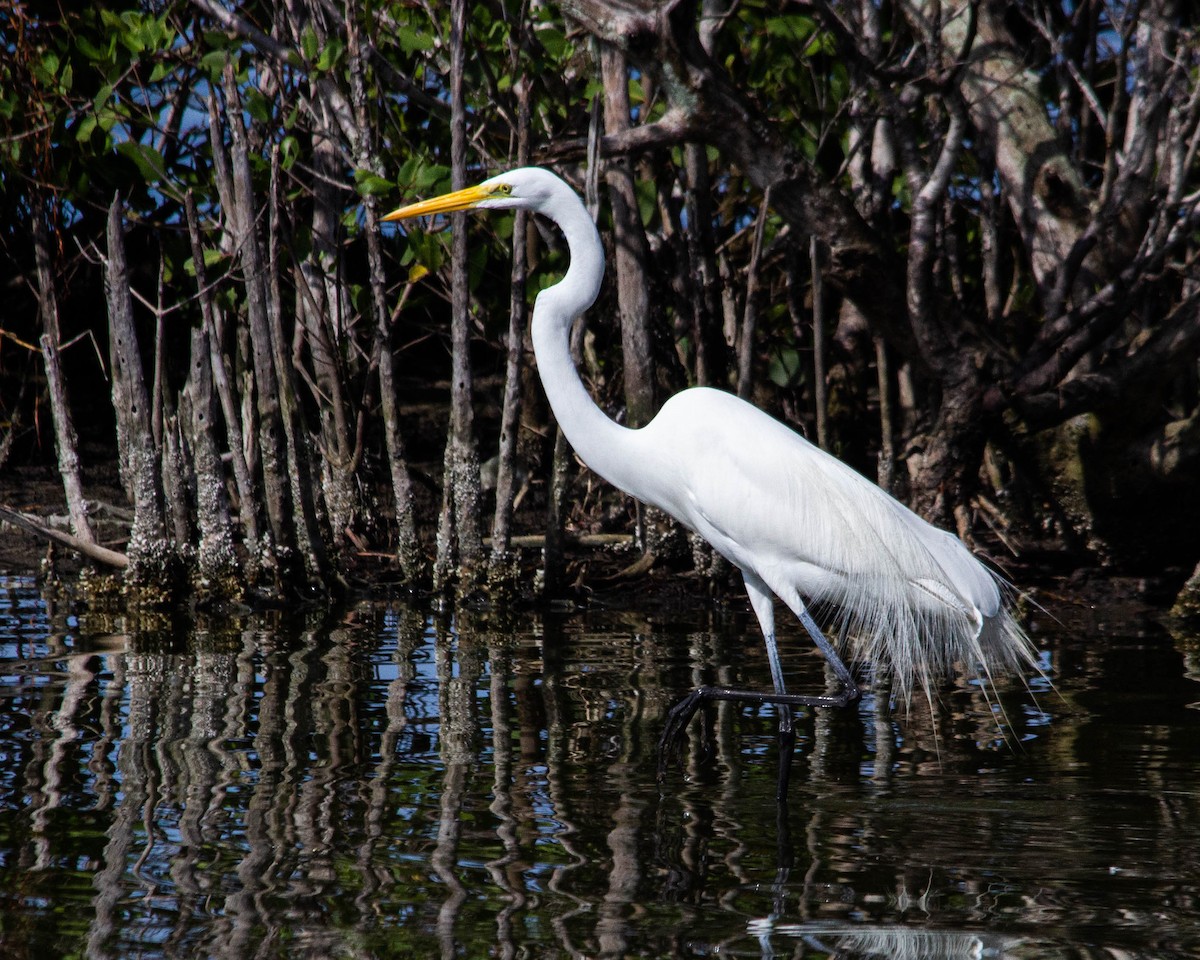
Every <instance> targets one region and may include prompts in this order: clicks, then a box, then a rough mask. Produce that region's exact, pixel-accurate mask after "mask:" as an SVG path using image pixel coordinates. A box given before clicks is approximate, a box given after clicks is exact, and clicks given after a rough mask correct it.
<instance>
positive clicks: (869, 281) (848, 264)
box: [562, 0, 922, 365]
mask: <svg viewBox="0 0 1200 960" xmlns="http://www.w3.org/2000/svg"><path fill="white" fill-rule="evenodd" d="M562 6H563V9H564V10H565V11H566V12H567V14H568V15H569V16H570V17H571V18H572V19H574V20H576V21H578V22H579V23H580V24H582V25H583V27H584V28H585V29H586V30H587V31H588V32H589V33H592V34H594V35H595V36H596V37H598V38H599V39H601V40H602V41H604V42H605V43H608V44H611V45H613V46H615V47H617V48H618V49H620V50H623V51H625V53H626V54H627V55H628V56H629V57H630V58H631V59H632V60H633V61H634V62H635V63H636V64H637V65H638V66H639V67H641V68H642V69H644V70H648V71H652V72H653V73H655V74H656V75H659V76H661V78H662V82H663V87H664V89H665V92H666V95H667V97H668V99H669V101H670V103H671V104H672V107H673V108H674V109H675V110H677V111H679V114H670V113H668V116H670V117H671V121H672V123H671V129H670V130H668V131H667V132H668V133H669V134H670V135H671V136H673V137H674V138H675V142H677V143H678V142H682V141H684V140H687V139H700V140H703V141H704V142H707V143H711V144H713V145H714V146H716V147H717V148H718V149H719V150H720V151H721V152H722V153H723V154H724V155H725V157H726V158H727V159H728V160H729V161H731V162H732V163H733V164H735V165H736V166H737V167H738V168H739V169H740V170H741V171H742V172H743V174H744V175H745V176H746V178H747V179H748V180H749V181H750V182H751V183H752V184H753V185H754V186H755V187H756V188H757V189H758V190H761V191H762V192H764V193H765V192H766V191H767V190H768V189H769V190H770V191H771V203H772V207H773V208H774V209H775V211H776V212H777V213H779V214H780V216H782V217H783V218H784V219H785V220H786V221H787V222H789V223H790V224H792V225H793V227H794V228H795V229H796V230H797V232H799V233H801V234H802V235H805V236H808V235H812V234H816V235H817V236H819V237H820V238H821V239H822V240H823V241H824V243H825V244H826V246H827V248H828V251H829V259H828V262H827V265H826V278H827V280H828V281H829V283H830V284H831V285H832V286H834V287H835V288H836V289H837V291H838V292H839V293H841V294H842V295H844V296H846V297H848V298H850V299H851V300H853V301H854V302H855V304H856V305H857V306H858V307H859V309H860V310H861V311H862V313H863V315H864V316H865V317H867V319H868V321H869V322H870V323H871V326H872V328H873V329H875V330H877V331H878V332H880V333H881V334H882V335H883V336H885V337H887V339H888V340H889V341H890V342H891V343H892V344H893V346H895V347H896V349H897V350H899V351H900V352H901V353H902V354H903V355H904V356H906V357H909V358H911V359H912V360H913V362H914V363H916V364H918V365H920V364H922V360H921V357H920V353H919V351H918V349H917V346H916V343H915V342H914V341H913V339H912V336H911V333H910V331H909V330H908V327H907V324H905V323H903V321H902V318H903V317H904V284H903V270H902V269H901V267H900V264H899V263H898V261H897V260H896V257H895V254H894V253H893V251H892V250H891V249H890V248H889V247H888V246H887V245H886V244H885V243H884V242H883V240H882V238H881V237H880V236H878V235H877V234H876V233H875V232H874V231H872V230H871V229H870V228H869V227H868V225H867V224H866V222H865V221H864V220H863V219H862V217H861V216H860V215H859V213H858V212H857V211H856V210H855V209H854V205H853V204H852V203H851V202H850V200H849V199H847V198H846V197H845V196H844V195H843V194H842V193H841V191H840V190H839V189H838V188H837V186H836V185H835V184H832V183H829V182H824V181H821V180H819V179H818V178H817V177H816V175H815V174H814V172H813V171H812V170H811V169H810V168H809V166H808V164H807V163H806V162H805V161H804V160H803V158H801V157H800V156H799V155H798V154H797V153H795V152H794V151H793V150H792V149H791V148H790V147H789V146H788V145H787V144H786V143H785V142H784V140H783V139H782V138H781V137H780V135H779V134H778V133H777V132H776V130H775V129H774V126H773V124H772V123H771V122H770V120H769V118H767V117H765V116H763V115H762V113H761V112H760V111H759V110H758V109H757V107H755V105H754V104H753V103H752V102H751V101H750V100H749V98H747V97H746V96H745V94H743V93H742V92H741V91H740V90H738V89H737V88H736V87H735V86H734V85H733V83H732V81H731V79H730V77H729V75H728V74H727V73H726V72H725V71H723V70H722V69H721V68H720V67H718V66H717V64H715V63H714V62H713V60H712V58H711V57H710V56H709V55H708V54H707V53H706V52H705V50H704V47H703V46H702V44H701V43H700V40H699V38H698V37H697V35H696V30H695V25H694V22H693V19H692V16H693V11H692V7H691V6H690V5H689V4H686V3H674V4H666V5H663V6H656V7H653V8H645V9H643V8H639V7H635V6H633V5H627V4H615V3H609V2H605V0H565V2H564V3H563V4H562ZM665 119H666V118H664V120H665Z"/></svg>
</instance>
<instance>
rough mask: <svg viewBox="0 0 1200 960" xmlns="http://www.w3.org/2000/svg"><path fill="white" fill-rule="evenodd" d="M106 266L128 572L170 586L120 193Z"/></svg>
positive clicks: (137, 579) (148, 583) (147, 583)
mask: <svg viewBox="0 0 1200 960" xmlns="http://www.w3.org/2000/svg"><path fill="white" fill-rule="evenodd" d="M105 267H106V269H105V278H104V280H105V292H106V294H107V299H108V324H109V359H110V363H111V365H112V398H113V406H114V408H115V409H116V414H117V443H118V446H119V447H121V448H122V449H123V450H124V453H123V454H121V456H120V459H121V461H122V462H123V463H124V464H125V465H126V469H127V471H128V476H127V483H128V485H129V487H130V489H131V490H132V491H133V511H134V512H133V528H132V529H131V531H130V534H129V548H128V550H127V553H128V556H129V569H128V571H127V574H126V576H127V578H128V579H129V581H130V582H131V583H132V584H135V585H137V586H143V587H149V588H153V589H162V590H169V589H170V587H171V580H172V579H173V577H174V570H173V569H172V566H173V550H172V549H171V547H170V545H169V544H168V542H167V535H166V523H165V519H164V516H163V499H162V478H161V477H160V476H159V472H158V471H159V458H158V451H156V450H155V449H154V438H153V432H152V429H151V425H150V396H149V394H148V393H147V391H146V379H145V374H144V373H143V371H142V358H141V353H140V351H139V350H138V341H137V331H136V329H135V326H134V320H133V298H132V297H131V295H130V291H129V269H128V266H127V262H126V256H125V231H124V224H123V222H122V205H121V196H120V194H116V195H114V196H113V201H112V204H111V205H110V206H109V208H108V256H107V260H106V262H105Z"/></svg>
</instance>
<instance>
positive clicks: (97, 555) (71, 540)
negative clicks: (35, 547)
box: [0, 505, 129, 570]
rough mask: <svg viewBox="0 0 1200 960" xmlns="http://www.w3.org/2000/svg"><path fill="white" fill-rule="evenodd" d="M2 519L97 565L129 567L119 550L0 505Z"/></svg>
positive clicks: (119, 567) (122, 568)
mask: <svg viewBox="0 0 1200 960" xmlns="http://www.w3.org/2000/svg"><path fill="white" fill-rule="evenodd" d="M0 519H3V520H7V521H8V522H9V523H12V524H15V525H16V526H18V527H21V528H22V529H23V530H27V531H29V532H30V533H32V534H33V535H34V536H38V537H43V538H45V539H46V540H53V541H54V542H55V543H60V544H62V545H63V546H64V547H68V548H70V549H71V550H74V551H76V552H77V553H80V554H82V555H83V556H85V557H87V558H88V559H89V560H95V561H96V562H97V563H103V564H107V565H108V566H110V567H117V568H118V569H120V570H124V569H125V568H126V567H128V566H129V558H128V557H127V556H125V554H123V553H120V552H119V551H117V550H109V549H108V547H102V546H100V545H99V544H96V543H88V542H87V541H86V540H81V539H79V537H74V536H72V535H71V534H69V533H64V532H63V531H61V530H55V529H54V528H53V527H47V526H45V525H44V524H41V523H39V522H38V521H37V520H35V519H33V517H29V516H26V515H25V514H23V513H21V512H20V511H17V510H13V509H12V508H11V507H6V506H3V505H0Z"/></svg>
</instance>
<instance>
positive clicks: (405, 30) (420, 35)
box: [396, 24, 435, 54]
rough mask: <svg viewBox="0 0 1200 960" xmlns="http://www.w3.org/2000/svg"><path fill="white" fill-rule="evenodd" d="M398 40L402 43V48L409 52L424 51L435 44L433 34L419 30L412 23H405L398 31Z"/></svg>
mask: <svg viewBox="0 0 1200 960" xmlns="http://www.w3.org/2000/svg"><path fill="white" fill-rule="evenodd" d="M396 41H397V42H398V43H399V44H400V49H401V50H403V51H404V52H405V53H408V54H413V53H423V52H424V51H426V50H432V49H433V48H434V46H435V42H434V38H433V35H432V34H429V33H426V32H425V31H423V30H418V29H417V28H416V27H414V26H413V25H412V24H404V25H403V26H402V27H400V28H399V29H398V30H397V31H396Z"/></svg>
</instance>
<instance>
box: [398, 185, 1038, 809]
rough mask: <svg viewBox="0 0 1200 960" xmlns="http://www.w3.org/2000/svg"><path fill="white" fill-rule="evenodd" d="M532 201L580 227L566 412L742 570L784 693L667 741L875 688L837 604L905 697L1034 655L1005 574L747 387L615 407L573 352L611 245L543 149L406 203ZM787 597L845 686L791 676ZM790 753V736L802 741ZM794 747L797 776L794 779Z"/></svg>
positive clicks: (558, 367) (565, 363) (545, 333)
mask: <svg viewBox="0 0 1200 960" xmlns="http://www.w3.org/2000/svg"><path fill="white" fill-rule="evenodd" d="M514 208H520V209H524V210H532V211H533V212H534V213H540V214H542V215H544V216H546V217H548V218H550V219H551V220H553V221H554V222H555V223H556V224H557V225H558V227H559V229H560V230H561V231H562V233H563V235H564V236H565V238H566V241H567V246H568V247H569V249H570V255H571V262H570V266H569V268H568V270H567V273H566V276H564V277H563V279H562V280H561V281H560V282H559V283H557V284H555V285H554V286H552V287H549V288H547V289H545V290H543V291H542V292H541V293H540V294H539V295H538V297H537V301H536V303H535V305H534V311H533V323H532V334H533V349H534V355H535V356H536V358H537V366H538V373H539V375H540V377H541V380H542V384H543V386H544V388H545V391H546V396H547V399H548V400H549V401H550V406H551V408H552V409H553V410H554V415H555V417H556V418H557V420H558V423H559V426H560V427H561V428H562V430H563V432H564V433H565V434H566V436H567V439H568V440H569V441H570V442H571V445H572V446H573V447H574V448H575V451H576V453H578V454H579V456H580V458H581V459H582V460H583V462H584V463H586V464H587V465H588V467H589V468H590V469H591V470H593V471H594V472H595V473H598V474H599V475H600V476H601V477H603V478H604V479H606V480H607V481H608V482H609V483H611V484H613V485H614V486H616V487H618V488H620V489H621V490H624V491H625V492H626V493H628V494H630V495H631V496H634V497H636V498H637V499H639V500H641V501H643V502H645V503H648V504H651V505H652V506H655V507H658V508H659V509H660V510H663V511H664V512H666V513H668V514H670V515H671V516H672V517H674V518H675V519H676V520H678V521H679V522H680V523H682V524H683V525H684V526H686V527H687V528H688V529H690V530H693V531H695V532H696V533H697V534H699V535H700V536H701V537H703V538H704V539H705V540H707V541H708V542H709V543H710V544H712V546H713V548H714V549H715V550H716V551H717V552H718V553H720V554H721V555H722V556H723V557H725V558H726V559H727V560H729V561H730V562H731V563H733V564H734V565H735V566H737V567H738V569H740V570H741V572H742V577H743V579H744V581H745V584H746V592H747V593H748V594H749V597H750V604H751V606H752V607H753V609H754V613H755V615H756V616H757V617H758V622H759V625H760V627H761V628H762V634H763V639H764V641H765V642H766V647H767V659H768V662H769V664H770V669H771V678H772V681H773V684H774V692H773V693H762V692H757V691H750V690H733V689H728V688H719V687H701V688H699V689H698V690H696V691H694V692H693V693H692V694H691V695H690V696H688V697H687V698H686V699H685V700H683V701H682V702H680V703H679V704H677V705H676V707H675V708H674V709H673V710H672V711H671V714H670V716H669V718H668V723H667V731H666V732H665V733H664V737H663V743H664V746H669V745H670V742H671V740H672V738H673V737H675V736H676V735H677V734H678V733H679V732H680V731H681V730H682V729H683V727H684V726H686V724H687V723H688V721H689V720H690V718H691V716H692V714H694V713H695V711H696V709H697V708H698V706H699V705H700V704H701V703H702V702H703V701H704V700H706V699H723V700H750V701H754V702H758V703H774V704H779V705H780V706H781V710H780V731H781V733H789V734H790V732H791V711H790V707H791V705H795V704H799V705H828V706H845V705H847V704H849V703H852V702H854V701H855V700H857V699H858V696H859V690H858V686H857V684H856V683H855V681H854V679H853V677H852V676H851V674H850V671H849V670H848V669H847V668H846V666H845V664H844V662H843V660H842V658H841V656H839V653H838V651H837V650H836V649H835V647H834V645H833V644H832V643H831V642H830V641H829V640H828V639H827V638H826V637H825V635H824V634H823V633H822V632H821V630H820V628H819V627H818V626H817V624H816V622H815V621H814V620H813V618H812V616H811V615H810V613H809V607H810V606H812V605H820V606H822V607H824V606H826V605H828V606H829V607H830V608H832V609H835V610H836V611H838V625H839V627H840V629H839V633H840V635H841V637H842V638H843V639H844V642H845V646H846V650H845V652H846V653H847V654H848V656H849V658H850V659H852V660H855V661H870V662H874V663H875V664H876V665H877V666H882V667H884V668H886V669H888V670H890V671H891V674H892V676H893V678H894V685H895V689H896V692H897V694H898V695H899V696H900V697H901V698H904V697H906V696H907V695H908V694H909V693H910V692H911V691H912V690H913V688H914V686H918V685H919V686H920V687H921V688H922V689H923V690H924V692H925V694H926V696H931V692H930V691H931V684H932V683H933V681H934V680H935V679H936V678H938V677H940V676H943V675H945V674H947V673H949V672H951V671H952V670H953V669H954V668H955V667H956V666H962V667H965V668H966V669H968V670H975V671H978V672H979V673H980V674H981V675H983V676H984V677H985V678H987V679H988V680H989V681H990V680H991V678H992V677H994V676H996V675H999V674H1008V673H1014V672H1020V671H1022V670H1024V669H1027V668H1033V667H1035V661H1034V654H1033V648H1032V645H1031V644H1030V642H1029V640H1028V639H1027V638H1026V636H1025V634H1024V633H1023V632H1022V630H1021V628H1020V627H1019V626H1018V625H1017V623H1016V621H1015V620H1014V619H1013V617H1012V615H1011V613H1010V611H1009V610H1008V608H1007V606H1006V603H1005V596H1004V589H1003V587H1002V584H1001V582H1000V581H999V580H998V579H997V577H996V576H995V575H994V574H993V573H992V572H991V571H990V570H988V568H987V567H985V566H984V565H983V564H982V563H980V561H979V560H977V559H976V558H975V557H974V556H972V554H971V553H970V551H968V550H967V548H966V547H965V546H964V545H963V543H962V541H961V540H959V539H958V538H957V537H955V536H952V535H951V534H949V533H946V532H944V531H942V530H939V529H938V528H936V527H934V526H932V525H931V524H929V523H927V522H926V521H925V520H923V519H921V518H920V517H918V516H917V515H916V514H915V513H913V512H912V511H911V510H909V509H908V508H907V507H905V506H904V505H903V504H901V503H900V502H898V501H897V500H895V499H893V498H892V497H891V496H889V495H888V494H887V493H885V492H884V491H883V490H881V489H880V488H879V487H877V486H876V485H875V484H873V483H871V482H870V481H868V480H866V479H865V478H864V477H863V476H862V475H861V474H859V473H856V472H855V471H854V470H852V469H851V468H850V467H848V466H846V465H845V464H843V463H841V462H840V461H839V460H837V459H835V458H834V457H832V456H830V455H829V454H828V453H826V452H824V451H823V450H821V449H819V448H818V447H815V446H813V445H812V444H811V443H809V442H808V441H807V440H805V439H804V438H803V437H802V436H800V435H799V434H797V433H795V432H794V431H792V430H791V429H789V428H788V427H786V426H784V425H783V424H782V423H780V422H779V421H777V420H775V419H773V418H772V417H770V416H769V415H768V414H766V413H764V412H763V411H762V410H759V409H758V408H757V407H755V406H753V405H751V404H749V403H747V402H745V401H744V400H741V399H739V398H738V397H735V396H733V395H731V394H728V393H724V392H722V391H720V390H713V389H710V388H707V387H693V388H690V389H687V390H684V391H682V392H680V393H677V394H675V395H674V396H673V397H671V398H670V399H669V400H667V402H666V403H665V404H663V407H662V409H661V410H660V411H659V413H658V415H657V416H656V417H655V418H654V419H653V420H652V421H651V422H650V423H648V424H646V425H645V426H644V427H642V428H640V429H636V430H634V429H629V428H627V427H623V426H620V425H619V424H617V423H615V422H614V421H612V420H611V419H610V418H609V417H608V416H607V415H606V414H605V413H604V411H602V410H601V409H600V408H599V407H598V406H597V405H596V404H595V402H594V401H593V400H592V398H591V397H590V396H589V394H588V392H587V390H586V388H585V387H584V385H583V382H582V380H581V379H580V378H579V374H578V372H577V371H576V369H575V365H574V362H573V361H572V359H571V351H570V330H571V326H572V324H573V322H574V321H575V320H576V319H577V318H578V317H579V316H580V315H581V314H582V313H583V312H584V311H585V310H587V308H588V307H590V306H591V305H592V304H593V303H594V302H595V299H596V296H597V294H598V293H599V291H600V283H601V279H602V278H603V275H604V247H603V245H602V244H601V242H600V237H599V235H598V234H597V232H596V227H595V224H594V223H593V222H592V219H591V217H590V216H589V214H588V212H587V210H586V209H585V207H584V205H583V203H582V202H581V201H580V199H579V197H578V195H576V193H575V192H574V191H573V190H572V189H571V188H570V187H569V186H567V184H565V183H564V182H563V181H562V180H561V179H559V178H558V177H557V176H555V175H554V174H553V173H550V172H549V171H547V170H543V169H540V168H536V167H527V168H523V169H519V170H512V171H510V172H508V173H504V174H501V175H500V176H497V177H493V178H491V179H490V180H486V181H484V182H483V183H481V184H479V185H478V186H474V187H469V188H467V189H465V190H459V191H456V192H454V193H450V194H446V195H445V196H442V197H438V198H436V199H433V200H426V201H424V202H422V203H415V204H412V205H409V206H406V207H402V208H401V209H399V210H396V211H394V212H393V213H390V214H388V215H387V216H385V217H383V219H384V220H385V221H396V220H404V219H408V218H410V217H419V216H424V215H430V214H439V213H449V212H452V211H457V210H471V209H485V210H508V209H514ZM774 597H778V598H779V599H781V600H782V601H783V602H784V603H785V604H786V605H787V606H788V607H789V608H790V609H791V610H792V612H793V613H794V614H795V615H796V616H797V617H798V618H799V619H800V622H801V623H802V624H803V625H804V627H805V629H806V630H807V631H808V633H809V635H810V636H811V637H812V640H813V642H814V643H815V644H816V645H817V646H818V647H819V648H820V650H821V651H822V653H824V655H825V657H826V659H827V660H828V662H829V664H830V666H831V667H832V668H833V670H834V672H835V674H836V675H837V677H838V679H839V680H840V682H841V684H842V689H841V690H840V691H839V692H838V693H837V694H834V695H801V694H789V693H787V691H786V689H785V686H784V680H783V671H782V668H781V666H780V661H779V652H778V647H777V644H776V641H775V612H774V608H775V603H774ZM789 756H790V752H789ZM782 769H783V768H782V761H781V788H780V789H781V793H782V791H783V790H784V789H785V784H784V782H783V779H782V778H783V773H782Z"/></svg>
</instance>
